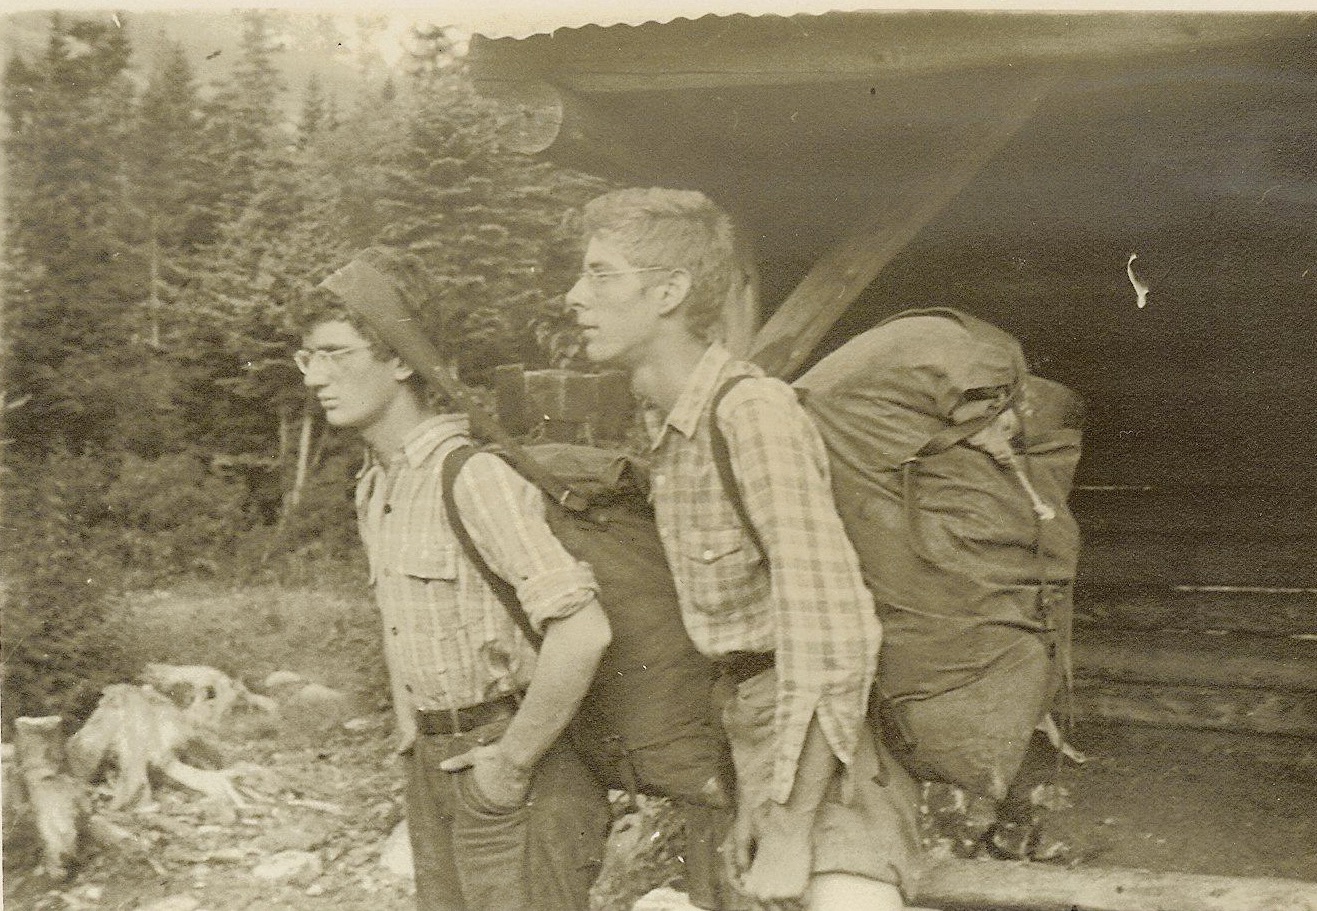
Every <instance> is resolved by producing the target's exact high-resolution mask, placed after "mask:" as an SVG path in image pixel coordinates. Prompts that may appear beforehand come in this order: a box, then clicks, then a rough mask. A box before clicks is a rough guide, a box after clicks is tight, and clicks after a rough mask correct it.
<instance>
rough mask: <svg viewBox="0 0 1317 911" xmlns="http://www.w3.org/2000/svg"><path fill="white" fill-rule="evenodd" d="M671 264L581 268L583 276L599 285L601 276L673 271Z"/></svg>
mask: <svg viewBox="0 0 1317 911" xmlns="http://www.w3.org/2000/svg"><path fill="white" fill-rule="evenodd" d="M671 271H672V267H671V266H640V267H638V268H635V269H591V268H589V267H588V266H587V267H586V268H584V269H582V270H581V276H580V277H581V278H582V279H584V280H585V281H586V282H587V283H588V284H590V285H597V284H598V283H599V279H601V278H611V277H612V276H614V275H639V274H640V273H642V272H671Z"/></svg>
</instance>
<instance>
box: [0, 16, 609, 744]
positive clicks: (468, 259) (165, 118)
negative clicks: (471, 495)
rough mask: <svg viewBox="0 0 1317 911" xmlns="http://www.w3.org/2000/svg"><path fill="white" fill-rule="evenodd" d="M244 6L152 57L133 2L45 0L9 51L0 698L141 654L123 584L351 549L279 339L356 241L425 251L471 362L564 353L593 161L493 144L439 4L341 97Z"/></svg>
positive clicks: (267, 21)
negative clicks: (203, 34)
mask: <svg viewBox="0 0 1317 911" xmlns="http://www.w3.org/2000/svg"><path fill="white" fill-rule="evenodd" d="M233 15H234V16H235V17H236V16H241V40H240V46H239V50H238V53H237V54H236V55H231V56H229V57H227V58H224V59H222V60H221V61H217V62H225V61H227V62H226V66H225V67H223V68H221V69H216V68H215V67H214V66H213V65H212V64H213V63H215V62H212V64H208V65H207V72H208V73H216V74H218V75H216V76H214V77H213V78H209V79H206V80H203V79H201V78H200V77H199V76H198V75H197V72H198V69H197V67H198V63H199V61H198V60H196V59H195V54H192V55H191V56H190V54H189V52H188V51H187V50H185V48H184V47H183V46H182V45H181V44H177V43H170V42H161V41H156V42H154V51H153V53H151V54H150V55H149V57H148V58H147V59H145V60H143V59H142V58H143V56H144V55H143V54H141V53H140V52H136V51H135V48H134V46H133V41H134V38H135V34H136V33H135V31H134V22H133V19H132V15H131V14H118V15H116V16H115V17H108V16H105V15H99V16H96V17H92V16H90V15H87V16H79V15H74V14H62V15H61V14H56V15H53V16H50V17H49V33H48V39H47V40H46V43H45V46H44V48H42V49H41V50H40V51H39V52H28V53H11V54H10V56H9V58H8V60H7V62H6V67H5V73H4V106H5V112H4V117H5V118H6V124H5V134H4V135H5V156H6V168H7V174H8V180H7V181H6V190H5V193H6V199H5V208H6V211H7V216H6V222H5V250H6V253H7V255H6V257H5V262H4V273H3V281H4V294H5V310H4V320H5V322H4V342H3V344H4V350H3V356H4V363H5V382H4V398H3V402H4V427H3V440H4V446H3V471H4V497H5V502H4V510H5V516H6V521H5V523H4V524H5V538H6V543H5V547H4V567H3V569H4V574H5V579H6V580H7V582H6V586H5V588H6V591H5V605H4V646H5V656H4V672H5V700H4V716H5V720H6V722H8V721H9V720H11V719H13V718H14V717H16V716H21V715H42V714H62V715H64V716H65V717H66V719H69V720H76V719H78V718H80V717H85V715H86V713H87V712H89V711H90V709H91V708H92V707H93V706H94V705H95V701H96V698H97V695H98V693H99V691H100V689H101V688H102V687H103V686H104V685H105V684H106V683H108V682H113V681H116V680H121V679H129V678H131V677H132V676H133V674H134V673H135V672H136V670H137V668H136V667H135V661H137V658H136V657H135V654H136V653H135V650H134V648H133V643H132V642H131V641H127V639H128V638H130V637H128V636H127V635H126V634H125V633H124V631H123V629H122V627H121V625H120V624H119V623H118V622H117V618H118V616H119V614H120V612H121V610H122V605H123V601H124V598H125V597H126V596H127V594H128V593H131V592H135V591H149V590H152V589H155V588H159V587H163V586H168V585H171V584H174V583H176V582H177V581H178V580H180V579H195V578H199V577H200V578H205V579H210V580H213V581H214V582H215V584H222V585H230V584H231V585H235V586H237V585H242V584H244V583H245V582H252V581H270V580H271V579H275V580H277V579H279V578H282V577H298V576H299V574H300V576H302V577H305V576H307V575H313V576H319V575H322V574H323V573H325V572H332V571H334V569H335V568H337V569H341V568H343V567H348V568H349V569H350V570H356V569H357V568H358V567H357V565H356V563H355V561H356V560H357V559H358V554H357V543H356V532H355V526H354V521H353V516H352V509H351V489H352V483H353V476H354V474H355V472H356V469H357V466H358V464H359V460H360V449H359V446H358V445H356V444H355V443H354V441H353V440H352V439H351V438H349V437H348V436H347V435H343V434H335V433H330V432H328V430H327V428H326V427H325V426H324V425H323V421H321V420H320V418H319V415H318V408H317V407H315V403H314V402H313V401H311V400H309V399H308V397H307V395H306V393H305V391H304V389H303V386H302V384H301V376H300V375H299V373H298V371H297V369H296V367H295V366H294V364H293V362H292V360H291V354H292V352H293V351H294V350H295V349H296V348H297V347H299V341H300V338H299V336H298V334H297V331H296V329H295V324H294V317H295V315H296V312H297V308H298V306H299V302H300V301H301V300H303V299H304V297H305V295H307V293H308V292H309V291H310V290H311V289H312V288H313V287H314V286H315V284H316V283H318V282H319V281H320V280H321V279H322V278H323V277H324V276H325V275H327V274H328V273H329V272H330V271H332V270H333V269H335V268H337V267H338V266H339V265H342V263H343V262H345V261H346V260H347V259H348V258H349V257H350V256H351V255H352V253H353V252H354V251H356V250H358V249H360V248H362V247H365V246H368V245H372V244H392V245H402V246H406V247H408V248H409V249H411V250H412V251H414V252H415V253H417V254H418V255H419V256H421V257H422V259H423V261H424V263H425V265H426V268H427V269H428V270H429V272H430V275H431V277H432V278H433V280H434V283H435V286H436V288H437V299H436V310H437V312H442V313H444V314H445V317H444V322H443V324H442V325H440V326H438V327H437V329H436V331H438V332H441V333H443V334H444V336H445V341H447V342H449V343H450V346H451V347H452V348H453V349H454V350H457V351H459V352H461V354H460V356H459V358H458V360H459V369H460V371H461V373H462V374H463V376H464V378H465V379H466V380H467V381H468V382H470V383H473V384H476V385H480V384H482V383H483V382H487V381H488V378H489V377H488V371H489V370H490V368H491V367H492V366H494V365H497V364H502V363H514V362H515V363H522V364H525V365H527V366H528V367H544V366H561V365H564V364H565V363H566V362H567V361H568V360H570V355H571V328H570V320H569V319H567V318H566V316H565V312H564V310H563V308H562V302H561V294H562V292H563V291H565V290H566V288H567V287H569V286H570V284H571V275H572V273H573V270H574V269H575V268H576V266H577V264H578V262H579V260H578V259H577V251H576V250H575V249H574V248H573V243H572V238H571V232H570V231H569V230H568V227H569V225H570V218H569V213H570V212H571V211H572V210H573V207H575V206H578V205H579V204H580V203H582V202H583V201H584V200H585V199H587V198H589V196H591V195H593V194H594V193H597V192H598V191H599V189H600V186H599V184H598V182H596V181H593V180H591V179H588V178H586V177H584V176H582V175H577V174H572V173H568V172H564V171H561V170H556V169H554V168H552V167H551V166H549V165H547V164H545V163H539V162H535V161H533V160H531V159H528V158H525V157H523V156H519V155H517V154H515V153H512V152H505V151H502V150H500V148H499V145H498V141H497V135H496V128H495V127H496V119H495V116H494V112H493V111H492V110H491V108H490V106H489V103H488V102H487V101H485V100H484V99H482V98H481V97H480V96H479V95H478V94H477V93H476V92H475V91H474V90H473V87H472V85H471V84H470V81H469V80H468V79H467V78H466V76H465V75H464V72H463V65H462V59H461V53H460V48H459V47H458V46H456V45H455V44H454V41H453V39H452V38H451V36H450V35H449V33H448V31H447V30H445V29H443V28H428V29H417V30H413V32H412V34H411V35H410V36H409V37H410V40H409V41H408V48H409V52H408V53H407V54H406V55H404V57H403V59H402V61H401V63H400V65H398V66H394V67H389V66H385V65H383V64H382V63H381V62H380V61H379V60H374V61H367V62H368V63H370V65H363V66H361V67H359V68H358V71H357V76H358V78H357V80H356V82H355V84H354V86H353V88H352V90H351V91H350V92H346V93H345V92H343V91H341V90H335V91H330V90H329V89H328V88H327V87H326V84H325V83H324V82H323V81H322V80H321V79H320V78H319V77H318V75H317V73H316V72H315V71H314V70H312V71H310V74H309V75H308V76H307V77H306V78H305V79H304V80H303V81H302V84H297V85H292V84H287V83H288V80H286V79H285V78H284V76H283V71H282V70H281V68H280V66H279V63H280V54H282V53H285V51H283V50H281V47H282V45H281V44H280V42H279V41H278V40H277V35H276V31H277V29H276V25H277V22H276V21H274V19H273V18H272V17H274V16H275V15H276V14H273V13H269V12H264V11H258V10H250V11H244V12H241V13H234V14H233ZM212 56H213V55H212ZM340 81H341V80H340Z"/></svg>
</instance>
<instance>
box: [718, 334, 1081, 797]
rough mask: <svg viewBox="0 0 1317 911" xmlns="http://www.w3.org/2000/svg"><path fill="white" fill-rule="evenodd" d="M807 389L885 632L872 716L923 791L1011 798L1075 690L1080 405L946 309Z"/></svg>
mask: <svg viewBox="0 0 1317 911" xmlns="http://www.w3.org/2000/svg"><path fill="white" fill-rule="evenodd" d="M734 382H735V381H731V382H729V384H728V385H727V386H725V387H724V388H723V389H721V390H719V392H718V394H717V396H716V401H715V405H714V409H715V411H714V413H715V416H716V414H717V407H718V404H719V403H720V401H721V397H722V396H723V395H725V394H726V392H727V391H729V387H730V385H732V383H734ZM794 386H795V387H796V389H797V391H798V393H799V395H800V397H801V400H802V403H803V406H804V408H805V410H806V411H807V412H808V413H809V415H810V417H811V418H812V419H813V420H814V423H815V425H816V426H817V427H818V429H819V431H820V434H821V436H822V437H823V440H824V443H825V444H826V445H827V449H828V454H829V463H830V469H831V472H832V482H833V492H834V495H835V499H836V503H837V507H838V513H839V514H840V516H841V519H842V522H843V524H844V525H845V527H846V531H847V534H848V536H849V537H850V539H851V542H852V543H853V544H854V546H855V549H856V552H857V553H858V555H859V558H860V564H861V568H862V571H863V574H864V580H865V583H866V585H867V586H868V588H869V590H870V591H871V592H872V593H873V595H874V600H875V604H876V608H877V610H878V614H879V617H880V619H881V620H882V622H883V644H882V650H881V653H880V655H879V665H878V667H879V670H878V679H877V682H876V685H875V691H874V698H873V700H872V703H871V710H872V711H871V714H872V715H873V717H874V719H875V721H876V722H877V723H878V724H879V725H880V726H881V728H882V730H883V732H884V734H885V738H886V740H887V743H888V744H889V746H890V748H891V749H892V751H893V753H894V754H895V755H896V756H897V757H898V758H899V759H901V760H902V761H903V762H904V764H905V765H906V766H907V767H908V768H909V769H910V770H911V771H912V772H913V773H914V774H916V775H917V776H919V777H921V778H924V779H926V780H941V781H947V782H950V783H952V784H955V785H958V786H960V787H963V788H966V789H967V790H969V791H971V792H974V793H977V794H982V795H985V796H989V797H992V798H993V799H996V800H1000V799H1002V798H1003V797H1004V796H1005V794H1006V789H1007V788H1008V787H1009V785H1010V782H1011V780H1012V778H1014V776H1015V774H1016V772H1017V771H1018V769H1019V766H1020V763H1021V762H1022V760H1023V757H1024V751H1025V747H1026V746H1027V745H1028V742H1029V739H1030V736H1031V734H1032V732H1033V730H1034V728H1035V726H1036V725H1037V724H1038V723H1039V722H1040V721H1041V720H1042V719H1043V717H1044V715H1045V714H1046V712H1047V711H1048V709H1049V708H1050V705H1051V702H1052V699H1053V696H1054V694H1055V693H1056V691H1057V688H1058V684H1060V683H1061V682H1062V681H1063V679H1064V678H1066V677H1067V675H1068V673H1069V670H1068V669H1069V640H1070V623H1071V614H1072V604H1073V602H1072V591H1071V588H1072V583H1073V580H1074V574H1075V566H1076V562H1077V558H1078V549H1079V534H1078V528H1077V525H1076V523H1075V521H1074V518H1073V516H1072V515H1071V513H1070V511H1069V509H1068V507H1067V505H1066V499H1067V497H1068V495H1069V490H1070V485H1071V482H1072V479H1073V476H1074V471H1075V467H1076V464H1077V462H1078V459H1079V444H1080V428H1081V421H1082V412H1083V408H1082V402H1081V401H1080V400H1079V398H1078V396H1077V395H1075V394H1074V393H1073V392H1071V391H1070V390H1068V389H1066V388H1065V387H1064V386H1062V385H1060V384H1059V383H1054V382H1052V381H1050V380H1046V379H1043V378H1041V377H1038V376H1035V375H1033V374H1031V373H1029V371H1028V369H1027V367H1026V365H1025V361H1024V356H1023V353H1022V351H1021V349H1020V345H1019V343H1018V341H1016V339H1015V338H1014V337H1012V336H1011V335H1009V334H1008V333H1006V332H1004V331H1002V330H1001V329H998V328H997V327H995V326H992V325H990V324H988V323H986V322H984V321H982V320H979V319H977V318H975V317H972V316H970V315H968V314H966V313H962V312H960V311H958V310H953V309H950V308H933V309H924V310H910V311H906V312H903V313H900V314H897V315H896V316H894V317H892V318H891V319H888V320H886V321H884V322H883V323H880V324H879V325H878V326H876V327H874V328H872V329H870V330H868V331H867V332H865V333H863V334H861V335H859V336H857V337H856V338H854V339H852V340H851V341H849V342H847V343H846V344H845V345H843V346H842V347H841V348H839V349H838V350H836V351H835V352H833V353H832V354H830V355H828V356H827V357H825V358H824V359H823V360H821V361H820V362H819V363H818V364H817V365H815V366H814V367H813V368H811V369H810V370H809V371H807V372H806V373H805V374H804V375H803V376H801V377H800V378H799V379H798V380H797V381H796V382H795V383H794ZM713 430H714V449H715V459H716V460H719V471H720V474H721V475H722V477H723V484H724V486H725V487H727V488H728V491H729V494H730V495H731V497H732V499H733V505H735V506H737V509H738V512H739V513H740V514H741V516H742V521H744V522H748V514H747V513H746V512H745V508H744V503H743V502H742V501H741V498H740V492H739V488H738V487H737V486H736V484H735V478H734V476H733V474H732V471H731V465H730V461H729V459H728V457H727V453H726V442H725V437H723V435H722V431H721V429H720V428H719V426H718V422H717V420H715V421H714V422H713ZM720 450H721V451H720ZM994 455H995V457H994ZM747 527H749V526H747Z"/></svg>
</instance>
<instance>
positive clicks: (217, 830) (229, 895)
mask: <svg viewBox="0 0 1317 911" xmlns="http://www.w3.org/2000/svg"><path fill="white" fill-rule="evenodd" d="M245 717H246V721H245V722H244V723H241V724H238V725H236V726H235V727H234V728H233V729H231V730H230V732H229V733H228V734H227V735H226V738H225V740H224V741H223V743H222V748H223V753H224V757H223V758H224V760H225V761H226V763H227V765H228V768H229V769H230V770H231V771H232V772H233V776H232V779H233V781H234V784H235V787H236V789H237V791H238V793H239V795H240V796H241V797H242V800H243V805H242V806H241V807H237V808H235V807H233V806H230V805H228V804H226V803H224V802H222V801H217V800H215V799H213V798H207V797H200V796H198V795H195V794H192V793H190V792H188V791H185V790H182V789H179V788H176V787H172V786H165V785H159V786H157V787H156V788H155V789H154V792H153V794H152V797H151V799H150V800H149V801H148V802H146V803H145V804H143V805H142V806H140V807H137V808H134V809H131V810H120V811H109V810H108V809H106V806H107V804H108V802H109V800H110V789H109V788H108V787H104V786H102V788H101V790H100V791H99V792H98V793H97V794H96V795H95V797H94V801H95V803H96V804H97V807H98V810H99V814H100V815H101V816H102V817H103V818H104V819H106V820H108V821H110V822H112V823H113V824H115V825H117V826H119V827H121V828H122V829H123V830H125V831H127V832H129V833H131V834H132V835H133V839H132V841H131V842H128V843H125V844H124V845H122V846H120V847H119V848H116V849H102V850H99V851H97V852H95V853H89V854H87V855H85V856H84V858H83V862H82V865H81V867H80V868H79V869H78V870H77V872H76V874H75V876H74V877H73V878H72V879H71V880H70V881H68V882H64V883H54V882H51V881H50V880H49V879H47V878H46V877H45V876H44V875H43V874H41V873H40V872H37V871H36V870H35V869H33V866H32V860H33V856H32V851H31V846H30V845H29V846H26V847H25V846H24V845H21V844H20V845H16V846H7V849H9V851H8V854H7V856H6V867H7V869H6V875H5V883H4V897H5V903H6V904H7V905H8V906H9V907H10V908H12V909H14V911H24V909H31V911H93V909H95V911H100V909H104V911H110V909H116V911H239V909H252V911H266V909H268V911H277V909H298V911H302V909H308V911H314V909H326V911H331V909H332V911H339V909H342V911H348V909H352V911H356V909H371V911H393V909H399V911H401V909H409V911H410V909H411V908H412V907H414V906H413V900H412V897H411V886H410V882H409V880H408V877H407V873H406V869H405V867H406V861H407V852H406V846H405V843H402V842H399V841H398V840H397V839H396V838H395V839H394V840H393V841H392V842H391V840H390V834H391V833H393V832H394V831H395V828H396V826H397V825H398V823H399V822H400V821H401V819H402V815H403V814H402V801H401V796H400V793H399V786H398V780H399V776H398V772H397V769H396V767H395V760H394V757H393V756H392V755H391V754H390V751H389V749H388V747H387V733H388V731H387V727H388V716H387V715H386V714H385V713H383V712H371V713H369V714H366V715H363V716H358V717H353V718H350V719H347V720H346V721H345V722H338V723H335V724H333V725H331V726H328V727H327V728H325V729H323V730H316V729H314V728H312V729H310V730H304V729H296V728H290V727H288V726H286V725H275V724H274V723H273V721H271V720H270V719H267V718H264V717H262V716H260V715H259V714H251V715H247V716H245ZM1191 739H1192V738H1191ZM1081 745H1082V746H1084V747H1085V748H1086V752H1087V753H1088V755H1089V759H1088V762H1087V763H1085V765H1084V766H1082V767H1077V766H1069V767H1067V768H1066V769H1064V770H1063V772H1062V777H1061V781H1060V787H1059V788H1057V789H1055V790H1054V791H1053V792H1052V793H1051V795H1050V797H1049V798H1048V799H1049V801H1050V803H1051V805H1052V811H1051V812H1050V813H1049V814H1048V817H1047V829H1046V834H1047V837H1048V838H1049V839H1050V840H1051V841H1052V842H1054V843H1056V844H1059V845H1061V846H1062V847H1063V848H1064V849H1065V851H1064V853H1063V854H1062V855H1061V856H1060V857H1058V860H1057V862H1060V863H1069V864H1082V865H1094V864H1095V865H1103V866H1137V867H1144V868H1148V869H1155V870H1178V871H1182V872H1200V873H1218V874H1227V875H1242V876H1282V877H1289V878H1295V879H1304V880H1314V881H1317V827H1314V826H1313V825H1312V821H1313V819H1314V818H1317V777H1314V767H1313V765H1312V764H1311V755H1310V756H1309V760H1308V762H1307V763H1306V764H1305V763H1304V762H1303V761H1302V760H1303V757H1302V756H1296V757H1294V759H1295V762H1293V763H1284V762H1280V761H1278V760H1276V759H1274V758H1266V759H1262V760H1259V759H1257V758H1248V757H1246V756H1241V755H1234V754H1231V753H1229V752H1228V751H1223V750H1221V749H1219V748H1218V749H1215V750H1213V751H1212V753H1213V755H1205V754H1204V752H1203V748H1202V744H1201V743H1193V742H1185V741H1184V739H1183V738H1175V737H1169V736H1166V735H1164V734H1163V735H1156V734H1151V735H1150V734H1148V733H1147V732H1144V733H1143V734H1142V735H1140V736H1138V737H1134V736H1131V735H1129V734H1128V733H1122V732H1118V731H1110V730H1106V731H1095V730H1090V731H1089V735H1088V737H1087V738H1086V739H1084V740H1081ZM637 819H638V817H631V818H629V819H628V822H627V823H626V824H625V825H626V826H628V827H630V828H632V829H633V831H631V832H629V833H628V834H626V835H625V836H624V837H623V840H624V841H626V842H627V843H628V844H631V845H642V844H644V845H650V846H651V847H650V850H651V854H654V855H655V856H651V857H650V858H648V860H647V861H646V862H644V863H641V864H640V865H639V866H638V867H637V868H636V870H637V871H638V872H636V873H635V874H634V875H635V876H639V877H641V879H642V880H644V881H643V882H632V883H631V884H630V885H629V887H628V888H627V889H623V890H622V891H626V892H629V893H630V895H631V896H633V897H634V896H638V895H640V894H642V893H643V892H645V891H648V889H649V888H651V887H654V886H658V885H661V884H662V882H663V880H664V879H665V878H666V877H670V876H675V875H678V874H679V870H680V867H679V865H677V864H674V863H672V862H671V858H667V859H662V858H657V854H658V853H661V852H657V851H656V850H655V849H654V848H653V844H654V841H655V839H654V837H653V834H652V829H647V828H645V826H647V825H651V826H652V824H653V823H654V819H655V817H654V816H652V815H651V816H650V817H648V818H644V819H639V821H638V822H637V821H636V820H637ZM942 821H943V822H945V819H943V820H942ZM933 822H935V820H931V821H930V828H929V831H928V834H929V846H930V849H931V852H932V854H933V855H934V856H939V855H946V854H948V853H950V851H951V849H952V845H951V842H950V841H949V840H948V839H946V838H944V837H940V834H939V833H938V831H936V827H935V826H934V825H933V824H932V823H933ZM25 852H26V853H25ZM624 875H626V874H625V873H624ZM614 876H616V871H614Z"/></svg>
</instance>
